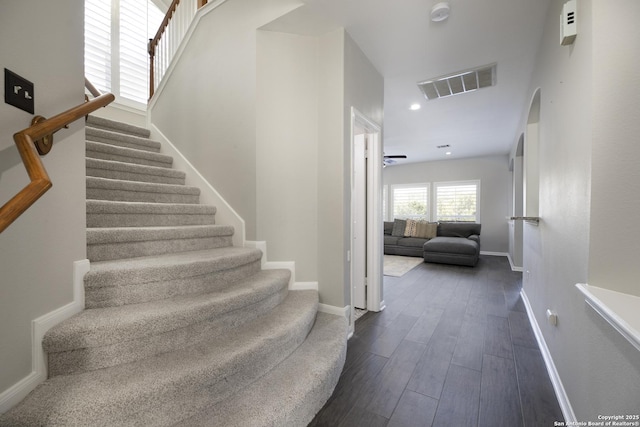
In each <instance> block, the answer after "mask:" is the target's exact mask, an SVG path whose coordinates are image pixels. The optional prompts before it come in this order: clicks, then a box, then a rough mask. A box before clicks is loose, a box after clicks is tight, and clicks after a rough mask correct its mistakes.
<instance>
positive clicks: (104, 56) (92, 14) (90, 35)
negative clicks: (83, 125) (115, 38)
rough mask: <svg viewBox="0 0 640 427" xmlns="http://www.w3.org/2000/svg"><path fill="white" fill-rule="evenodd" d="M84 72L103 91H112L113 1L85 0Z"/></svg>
mask: <svg viewBox="0 0 640 427" xmlns="http://www.w3.org/2000/svg"><path fill="white" fill-rule="evenodd" d="M84 73H85V76H86V77H87V78H88V79H89V80H90V81H91V83H93V85H94V86H95V87H96V88H97V89H98V90H100V91H101V92H111V91H112V90H111V1H110V0H85V4H84Z"/></svg>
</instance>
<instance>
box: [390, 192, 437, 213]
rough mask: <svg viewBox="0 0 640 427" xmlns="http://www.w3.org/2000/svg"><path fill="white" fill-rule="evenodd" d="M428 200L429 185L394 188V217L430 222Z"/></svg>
mask: <svg viewBox="0 0 640 427" xmlns="http://www.w3.org/2000/svg"><path fill="white" fill-rule="evenodd" d="M428 200H429V188H428V186H427V185H420V186H402V187H400V186H398V187H393V194H392V202H393V217H394V218H402V219H421V220H428V219H429V209H428V206H429V204H428Z"/></svg>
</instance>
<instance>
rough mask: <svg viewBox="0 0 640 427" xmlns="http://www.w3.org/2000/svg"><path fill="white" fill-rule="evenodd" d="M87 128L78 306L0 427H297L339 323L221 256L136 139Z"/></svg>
mask: <svg viewBox="0 0 640 427" xmlns="http://www.w3.org/2000/svg"><path fill="white" fill-rule="evenodd" d="M87 126H88V128H87V129H88V130H87V139H88V140H89V141H88V144H87V157H88V161H87V175H88V179H87V186H88V190H87V198H88V200H87V226H88V227H89V228H88V229H87V245H88V248H87V253H88V256H89V258H90V261H91V270H90V272H89V273H88V274H87V275H86V276H85V289H86V293H85V294H86V307H87V308H86V310H84V311H83V312H82V313H79V314H77V315H75V316H73V317H71V318H70V319H68V320H66V321H64V322H62V323H60V324H59V325H57V326H55V327H53V328H52V329H51V330H50V331H49V332H47V334H46V335H45V337H44V340H43V346H44V348H45V350H46V351H47V352H48V359H49V379H48V380H47V381H45V382H44V383H43V384H41V385H39V386H38V387H37V388H36V389H35V390H34V391H33V392H31V393H30V394H29V396H27V397H26V398H25V399H24V400H23V401H22V402H20V403H19V404H18V405H16V406H15V407H14V408H12V409H11V410H9V411H8V412H7V413H5V414H3V415H0V426H12V427H13V426H75V425H77V426H243V427H251V426H256V427H258V426H306V425H307V424H308V423H309V422H310V421H311V420H312V419H313V417H314V415H315V414H316V413H317V412H318V411H319V410H320V409H321V408H322V406H323V405H324V403H325V402H326V400H327V399H328V398H329V397H330V395H331V393H332V392H333V389H334V387H335V385H336V384H337V382H338V378H339V376H340V373H341V371H342V367H343V365H344V360H345V356H346V334H347V322H346V319H345V318H343V317H339V316H332V315H328V314H324V313H318V312H317V307H318V294H317V292H316V291H289V290H288V283H289V280H290V274H289V272H288V271H286V270H266V271H263V270H260V258H261V253H260V252H259V251H257V250H255V249H247V248H238V247H232V246H230V245H231V236H232V234H233V229H232V228H231V227H226V226H222V225H217V224H215V207H211V206H202V205H199V204H198V197H199V189H197V188H191V187H187V186H185V184H184V174H183V173H182V172H179V171H174V170H173V169H171V161H172V159H171V158H170V157H169V156H165V155H162V154H160V153H159V152H160V145H159V143H156V142H154V141H151V140H149V134H148V131H145V130H144V129H141V128H134V127H131V126H128V125H121V124H118V123H115V122H111V121H108V120H104V119H97V118H90V119H89V121H88V123H87ZM96 153H99V154H96ZM100 153H102V154H100ZM104 153H111V154H112V155H104ZM141 159H143V160H144V161H141ZM163 168H164V169H163ZM165 169H166V170H165ZM92 188H93V189H98V188H99V191H98V190H95V191H94V190H91V189H92ZM176 194H178V195H181V194H184V195H187V194H188V195H189V196H188V197H182V196H180V197H175V196H173V195H176Z"/></svg>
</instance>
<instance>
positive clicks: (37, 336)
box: [0, 259, 89, 414]
mask: <svg viewBox="0 0 640 427" xmlns="http://www.w3.org/2000/svg"><path fill="white" fill-rule="evenodd" d="M88 271H89V260H88V259H83V260H80V261H75V262H74V263H73V301H72V302H70V303H69V304H67V305H65V306H62V307H60V308H58V309H56V310H53V311H52V312H50V313H47V314H45V315H43V316H40V317H38V318H37V319H35V320H33V321H32V322H31V373H30V374H29V375H27V376H26V377H24V378H23V379H21V380H20V381H18V382H17V383H15V384H14V385H13V386H11V387H9V388H8V389H7V390H5V391H3V392H2V393H0V414H3V413H5V412H7V411H8V410H9V409H11V408H12V407H13V406H15V405H16V404H17V403H18V402H20V401H21V400H22V399H24V398H25V397H26V396H27V395H28V394H29V393H30V392H31V391H32V390H33V389H35V388H36V387H37V386H38V384H40V383H42V382H43V381H44V380H46V379H47V363H46V360H47V358H46V354H45V352H44V351H43V350H42V339H43V337H44V334H46V333H47V331H48V330H49V329H51V328H52V327H53V326H55V325H57V324H58V323H60V322H62V321H63V320H66V319H68V318H69V317H71V316H73V315H74V314H76V313H79V312H81V311H82V310H84V275H85V274H86V273H87V272H88Z"/></svg>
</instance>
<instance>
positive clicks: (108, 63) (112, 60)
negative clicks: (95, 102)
mask: <svg viewBox="0 0 640 427" xmlns="http://www.w3.org/2000/svg"><path fill="white" fill-rule="evenodd" d="M163 18H164V14H163V13H162V12H161V11H160V10H159V9H158V7H157V6H156V5H155V4H154V3H153V2H152V1H151V0H85V75H86V76H87V78H88V79H89V80H90V81H91V82H92V83H93V84H94V85H95V86H96V87H97V88H98V89H99V90H101V91H105V92H112V93H114V94H115V95H116V96H117V97H118V98H120V99H126V100H129V101H134V102H135V103H139V104H146V102H147V99H148V90H149V83H148V79H149V54H148V52H147V43H148V42H149V38H150V37H152V35H153V34H155V32H156V31H157V30H158V27H159V26H160V22H162V19H163ZM114 34H115V36H114ZM150 35H151V36H150ZM114 77H117V78H114Z"/></svg>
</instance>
